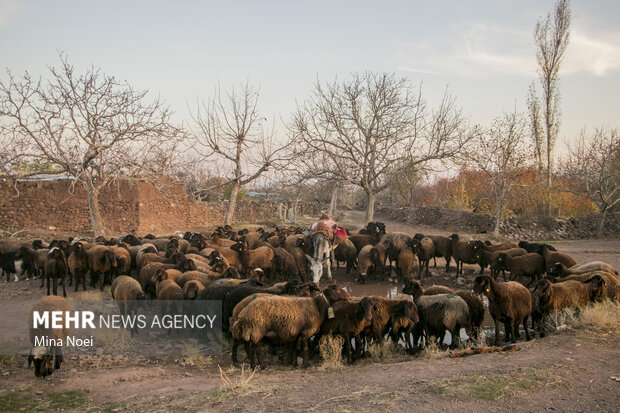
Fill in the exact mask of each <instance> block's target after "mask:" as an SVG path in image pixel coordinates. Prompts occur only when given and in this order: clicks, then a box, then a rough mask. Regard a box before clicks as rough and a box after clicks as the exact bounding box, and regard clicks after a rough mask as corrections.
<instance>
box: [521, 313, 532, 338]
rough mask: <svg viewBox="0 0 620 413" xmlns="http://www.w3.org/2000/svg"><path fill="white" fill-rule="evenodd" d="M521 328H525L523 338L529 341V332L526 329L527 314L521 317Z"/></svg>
mask: <svg viewBox="0 0 620 413" xmlns="http://www.w3.org/2000/svg"><path fill="white" fill-rule="evenodd" d="M523 329H524V330H525V340H526V341H530V340H531V338H530V333H529V331H527V316H525V318H524V319H523Z"/></svg>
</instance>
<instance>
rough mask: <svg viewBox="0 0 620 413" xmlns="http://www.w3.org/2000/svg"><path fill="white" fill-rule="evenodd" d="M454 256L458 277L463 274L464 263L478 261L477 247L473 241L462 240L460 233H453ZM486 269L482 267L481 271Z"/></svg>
mask: <svg viewBox="0 0 620 413" xmlns="http://www.w3.org/2000/svg"><path fill="white" fill-rule="evenodd" d="M450 238H451V239H452V257H453V258H454V261H456V278H458V277H459V275H462V274H463V264H475V263H476V258H475V255H476V249H475V248H474V242H473V241H461V240H460V237H459V235H458V234H452V235H451V236H450ZM482 271H484V269H483V268H482V267H480V273H482Z"/></svg>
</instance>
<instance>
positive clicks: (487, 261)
mask: <svg viewBox="0 0 620 413" xmlns="http://www.w3.org/2000/svg"><path fill="white" fill-rule="evenodd" d="M501 253H504V254H506V255H509V256H511V257H517V256H520V255H525V254H527V251H526V250H524V249H523V248H510V249H507V250H499V251H487V250H485V249H483V248H482V249H478V251H476V254H475V256H474V258H475V259H476V262H477V263H478V264H479V265H480V266H481V267H482V268H486V267H487V266H490V267H491V276H492V277H493V279H495V280H497V276H498V275H499V272H500V271H501V272H502V275H503V277H504V281H506V272H505V270H504V269H497V268H496V267H495V265H494V263H495V259H496V258H497V257H498V256H499V254H501Z"/></svg>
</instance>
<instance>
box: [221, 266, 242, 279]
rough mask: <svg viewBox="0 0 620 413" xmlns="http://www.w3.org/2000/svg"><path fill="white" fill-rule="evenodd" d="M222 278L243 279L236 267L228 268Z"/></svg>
mask: <svg viewBox="0 0 620 413" xmlns="http://www.w3.org/2000/svg"><path fill="white" fill-rule="evenodd" d="M222 278H236V279H239V278H241V275H240V274H239V271H238V270H237V268H235V267H228V268H226V270H225V271H224V272H223V273H222Z"/></svg>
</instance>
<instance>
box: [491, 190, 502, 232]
mask: <svg viewBox="0 0 620 413" xmlns="http://www.w3.org/2000/svg"><path fill="white" fill-rule="evenodd" d="M502 201H503V194H502V199H498V200H497V202H496V204H495V228H493V235H495V236H496V237H497V236H499V224H500V223H501V222H502V206H503V205H502V204H503V202H502Z"/></svg>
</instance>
